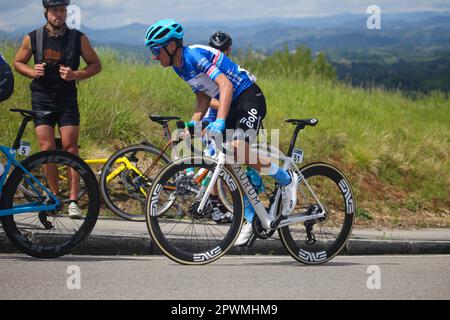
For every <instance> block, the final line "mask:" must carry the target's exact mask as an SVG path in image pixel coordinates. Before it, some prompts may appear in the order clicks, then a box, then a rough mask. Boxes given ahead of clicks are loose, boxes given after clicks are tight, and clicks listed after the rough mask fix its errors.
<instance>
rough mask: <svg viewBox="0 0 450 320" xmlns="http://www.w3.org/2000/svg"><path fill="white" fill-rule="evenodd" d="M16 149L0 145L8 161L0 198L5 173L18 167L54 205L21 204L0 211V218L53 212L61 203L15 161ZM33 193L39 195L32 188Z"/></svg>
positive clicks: (0, 187) (0, 188)
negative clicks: (29, 213)
mask: <svg viewBox="0 0 450 320" xmlns="http://www.w3.org/2000/svg"><path fill="white" fill-rule="evenodd" d="M16 150H17V149H15V148H8V147H6V146H1V145H0V151H1V152H2V153H3V154H4V155H5V156H6V158H7V159H8V161H7V163H6V166H5V173H4V174H3V176H2V177H1V179H0V196H2V192H3V186H4V185H5V182H6V178H7V175H8V174H7V173H8V172H9V171H10V169H11V167H12V166H14V167H19V168H20V169H21V170H22V171H23V172H25V174H26V175H27V176H28V178H27V179H31V180H32V181H33V182H35V183H37V185H38V186H39V187H40V188H41V189H42V190H43V191H44V193H45V194H46V195H47V198H51V200H53V201H54V204H49V205H44V206H42V205H40V204H39V203H37V202H30V203H27V204H21V205H16V206H13V207H12V208H11V209H3V210H0V217H4V216H10V215H15V214H20V213H28V212H41V211H53V210H57V209H58V208H59V207H60V206H61V203H60V201H59V200H58V199H57V198H56V197H55V196H54V195H53V194H52V193H51V192H50V191H49V190H48V189H47V188H45V187H44V186H43V185H42V184H41V182H40V181H39V180H37V179H36V178H35V177H34V176H33V175H32V174H31V173H30V172H29V171H28V170H26V169H25V168H24V167H23V166H22V165H21V164H20V163H19V162H18V161H17V160H16V154H17V151H16ZM30 185H31V186H32V184H31V183H30ZM33 189H34V191H35V192H36V193H37V194H39V193H40V192H39V191H38V190H36V189H35V188H34V187H33Z"/></svg>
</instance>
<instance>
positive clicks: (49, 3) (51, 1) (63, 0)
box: [42, 0, 70, 8]
mask: <svg viewBox="0 0 450 320" xmlns="http://www.w3.org/2000/svg"><path fill="white" fill-rule="evenodd" d="M42 5H43V6H44V8H50V7H57V6H68V5H70V0H42Z"/></svg>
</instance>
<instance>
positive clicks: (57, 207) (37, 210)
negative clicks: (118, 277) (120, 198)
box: [0, 109, 100, 258]
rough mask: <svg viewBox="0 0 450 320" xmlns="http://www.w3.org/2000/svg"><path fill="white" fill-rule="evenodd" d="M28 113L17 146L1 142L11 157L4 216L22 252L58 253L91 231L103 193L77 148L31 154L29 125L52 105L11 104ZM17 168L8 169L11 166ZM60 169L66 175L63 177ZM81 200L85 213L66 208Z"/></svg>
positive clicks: (3, 187) (2, 180) (0, 186)
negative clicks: (32, 107)
mask: <svg viewBox="0 0 450 320" xmlns="http://www.w3.org/2000/svg"><path fill="white" fill-rule="evenodd" d="M11 111H12V112H18V113H20V114H21V115H22V116H23V117H24V118H23V121H22V125H21V126H20V129H19V131H18V133H17V136H16V139H15V142H14V145H13V146H12V148H9V147H6V146H1V145H0V151H1V153H3V155H4V156H5V157H6V158H7V163H6V166H5V167H6V170H5V174H3V175H2V176H1V177H0V196H1V200H0V218H1V222H2V225H3V229H4V231H5V233H6V235H7V236H8V238H9V239H10V240H11V242H12V243H13V244H14V245H15V246H16V247H17V248H18V249H20V250H21V251H22V252H24V253H26V254H28V255H31V256H33V257H37V258H56V257H59V256H62V255H64V254H67V253H70V252H71V251H72V250H73V249H74V248H75V247H77V246H78V245H79V244H80V243H81V242H82V241H83V240H84V239H86V238H87V236H88V235H89V234H90V233H91V231H92V229H93V228H94V226H95V223H96V221H97V218H98V214H99V210H100V201H99V199H100V193H99V188H98V183H97V180H96V178H95V175H94V173H93V172H92V170H91V169H90V168H89V166H88V165H87V164H86V163H85V162H84V161H83V160H81V159H80V158H79V157H77V156H76V155H74V154H71V153H68V152H65V151H61V150H51V151H42V152H38V153H36V154H33V155H31V156H29V157H27V158H26V159H25V160H23V161H22V162H20V163H19V162H18V161H17V160H16V156H17V155H18V154H19V155H24V156H28V154H29V151H30V145H29V144H28V143H26V142H22V141H21V140H22V136H23V134H24V132H25V128H26V126H27V124H28V122H30V121H31V120H33V118H35V117H42V116H46V115H49V114H50V112H48V111H31V110H21V109H12V110H11ZM12 167H14V170H12V172H11V173H10V174H9V175H8V173H9V172H10V170H11V169H12ZM61 172H63V173H64V172H65V176H66V177H67V178H65V179H61V178H60V175H61ZM71 201H76V202H77V204H78V207H79V208H80V210H81V213H82V216H83V218H82V219H79V220H74V219H71V218H69V216H68V214H67V209H68V205H69V203H70V202H71Z"/></svg>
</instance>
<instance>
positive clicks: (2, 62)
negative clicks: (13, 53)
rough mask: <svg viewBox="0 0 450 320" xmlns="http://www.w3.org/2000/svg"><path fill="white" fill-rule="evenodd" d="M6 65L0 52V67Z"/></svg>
mask: <svg viewBox="0 0 450 320" xmlns="http://www.w3.org/2000/svg"><path fill="white" fill-rule="evenodd" d="M4 63H6V61H5V58H3V55H2V53H1V52H0V65H2V64H4Z"/></svg>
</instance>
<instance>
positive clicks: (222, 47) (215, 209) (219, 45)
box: [202, 31, 233, 223]
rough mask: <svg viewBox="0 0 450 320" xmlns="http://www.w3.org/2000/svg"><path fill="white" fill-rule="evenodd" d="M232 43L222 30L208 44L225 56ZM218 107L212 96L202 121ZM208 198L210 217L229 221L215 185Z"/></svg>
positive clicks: (210, 118) (210, 117)
mask: <svg viewBox="0 0 450 320" xmlns="http://www.w3.org/2000/svg"><path fill="white" fill-rule="evenodd" d="M232 44H233V40H232V39H231V37H230V35H229V34H227V33H225V32H222V31H217V32H215V33H214V34H213V35H212V36H211V37H210V39H209V46H210V47H212V48H214V49H217V50H219V51H221V52H222V53H223V54H224V55H226V56H228V55H229V54H230V52H231V45H232ZM218 108H219V97H215V98H212V99H211V105H210V107H209V109H208V111H207V112H206V114H205V116H204V117H203V119H202V121H207V122H209V123H212V122H214V121H216V119H217V112H218V110H217V109H218ZM209 200H210V202H211V205H212V212H211V219H213V220H214V221H216V222H217V223H227V222H231V220H232V218H233V214H232V213H231V212H229V211H228V210H227V208H226V207H225V206H224V205H223V204H222V203H221V201H220V198H219V191H218V189H217V187H216V186H214V188H213V190H212V191H211V195H210V197H209Z"/></svg>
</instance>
